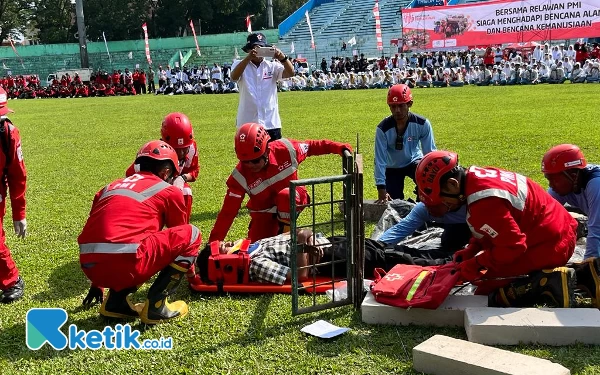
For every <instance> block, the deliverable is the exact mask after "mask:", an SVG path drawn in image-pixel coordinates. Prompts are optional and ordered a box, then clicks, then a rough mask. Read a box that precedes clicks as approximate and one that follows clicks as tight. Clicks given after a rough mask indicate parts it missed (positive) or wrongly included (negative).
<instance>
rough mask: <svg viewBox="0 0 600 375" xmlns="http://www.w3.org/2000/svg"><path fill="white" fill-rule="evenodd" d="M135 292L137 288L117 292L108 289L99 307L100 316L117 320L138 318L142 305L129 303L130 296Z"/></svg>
mask: <svg viewBox="0 0 600 375" xmlns="http://www.w3.org/2000/svg"><path fill="white" fill-rule="evenodd" d="M136 290H137V288H127V289H123V290H121V291H118V292H117V291H116V290H114V289H110V290H109V291H108V294H107V295H106V298H105V299H104V302H102V305H101V306H100V315H102V316H104V317H107V318H117V319H131V318H138V317H139V316H140V312H141V311H142V310H143V308H144V304H143V303H135V304H134V303H133V302H131V294H132V293H134V292H135V291H136Z"/></svg>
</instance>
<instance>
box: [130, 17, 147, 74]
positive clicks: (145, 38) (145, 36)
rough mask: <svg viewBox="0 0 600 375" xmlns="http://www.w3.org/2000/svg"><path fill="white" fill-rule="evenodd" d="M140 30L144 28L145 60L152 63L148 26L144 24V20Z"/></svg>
mask: <svg viewBox="0 0 600 375" xmlns="http://www.w3.org/2000/svg"><path fill="white" fill-rule="evenodd" d="M142 30H144V43H145V44H146V60H148V64H150V65H152V59H151V58H150V44H149V43H148V26H147V25H146V22H144V24H143V25H142ZM130 59H131V57H130Z"/></svg>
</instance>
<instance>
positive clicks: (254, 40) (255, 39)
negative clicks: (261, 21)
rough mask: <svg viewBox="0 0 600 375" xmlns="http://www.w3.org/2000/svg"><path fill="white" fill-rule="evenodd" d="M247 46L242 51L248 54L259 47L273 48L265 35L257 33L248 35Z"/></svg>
mask: <svg viewBox="0 0 600 375" xmlns="http://www.w3.org/2000/svg"><path fill="white" fill-rule="evenodd" d="M246 42H247V43H246V45H245V46H244V47H242V51H244V52H246V53H248V52H250V50H251V49H253V48H254V46H259V47H271V45H270V44H267V37H266V36H265V35H264V34H263V33H255V34H250V35H248V38H247V39H246Z"/></svg>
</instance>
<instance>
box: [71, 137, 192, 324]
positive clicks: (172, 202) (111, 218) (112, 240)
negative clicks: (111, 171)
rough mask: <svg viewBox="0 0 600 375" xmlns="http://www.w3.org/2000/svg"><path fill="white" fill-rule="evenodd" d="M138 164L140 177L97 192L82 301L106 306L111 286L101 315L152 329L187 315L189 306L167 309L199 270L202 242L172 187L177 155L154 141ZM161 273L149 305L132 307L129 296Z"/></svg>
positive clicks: (86, 238)
mask: <svg viewBox="0 0 600 375" xmlns="http://www.w3.org/2000/svg"><path fill="white" fill-rule="evenodd" d="M135 162H136V164H138V165H139V172H137V173H135V174H133V175H132V176H130V177H127V178H124V179H118V180H116V181H114V182H112V183H110V184H109V185H107V186H106V187H104V188H103V189H102V190H100V191H99V192H98V193H97V194H96V196H95V197H94V202H93V204H92V209H91V212H90V216H89V218H88V220H87V222H86V224H85V226H84V228H83V231H82V232H81V234H80V235H79V238H78V243H79V252H80V255H79V260H80V263H81V268H82V270H83V272H84V273H85V274H86V276H87V277H88V278H89V279H90V280H91V282H92V287H91V288H90V291H89V293H88V295H87V296H86V298H85V299H84V301H83V302H84V305H89V304H92V303H94V302H97V301H100V300H102V299H103V290H102V289H101V288H109V291H108V295H107V297H106V299H104V300H103V302H102V306H101V307H100V314H101V315H103V316H106V317H111V318H131V317H138V316H139V317H140V318H141V320H142V322H143V323H145V324H155V323H159V322H160V321H165V320H171V319H175V318H179V317H183V316H185V315H186V314H187V313H188V307H187V305H186V303H185V302H183V301H176V302H172V303H169V302H167V297H168V296H170V295H172V294H174V293H175V291H176V289H177V287H178V286H179V284H180V282H181V280H182V279H183V277H182V276H183V275H184V274H185V273H186V272H187V271H188V269H189V268H190V267H191V265H192V264H194V261H195V259H196V256H197V255H198V249H199V247H200V244H201V242H202V236H201V234H200V230H199V229H198V228H196V227H195V226H193V225H190V224H187V221H186V207H185V203H184V200H183V194H182V193H181V190H179V189H178V188H176V187H175V186H173V185H171V184H170V183H169V182H170V181H171V179H172V178H173V177H176V176H177V174H178V172H177V164H178V160H177V153H176V152H175V150H174V149H173V148H172V147H171V146H169V145H168V144H167V143H165V142H163V141H152V142H149V143H147V144H146V145H144V146H143V147H142V148H141V149H140V151H139V152H138V154H137V158H136V160H135ZM164 226H166V229H164V230H161V229H162V228H163V227H164ZM158 272H160V273H159V274H158V276H157V277H156V280H155V281H154V283H153V284H152V286H151V287H150V289H149V291H148V298H147V299H146V302H145V303H144V304H143V306H141V305H139V304H138V305H134V304H133V303H132V302H131V300H130V298H129V295H130V294H131V293H134V292H135V291H136V290H137V289H138V286H139V285H141V284H143V283H144V282H146V281H148V280H149V279H150V278H151V277H152V276H154V274H156V273H158Z"/></svg>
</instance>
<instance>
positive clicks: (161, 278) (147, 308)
mask: <svg viewBox="0 0 600 375" xmlns="http://www.w3.org/2000/svg"><path fill="white" fill-rule="evenodd" d="M187 271H188V269H187V268H185V267H181V266H178V265H177V264H175V263H171V264H170V265H168V266H167V267H166V268H165V269H163V270H162V271H160V273H159V274H158V276H157V277H156V280H155V281H154V283H153V284H152V286H151V287H150V290H149V291H148V299H147V300H146V303H145V305H144V308H143V310H142V313H141V314H140V318H141V319H142V322H143V323H145V324H157V323H160V322H161V321H165V320H171V319H176V318H181V317H184V316H186V315H187V313H188V307H187V304H186V303H185V302H183V301H175V302H173V303H169V302H168V301H167V297H168V296H170V295H172V294H174V293H175V291H176V290H177V287H178V286H179V284H180V283H181V280H182V279H183V278H184V277H185V274H186V272H187Z"/></svg>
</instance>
